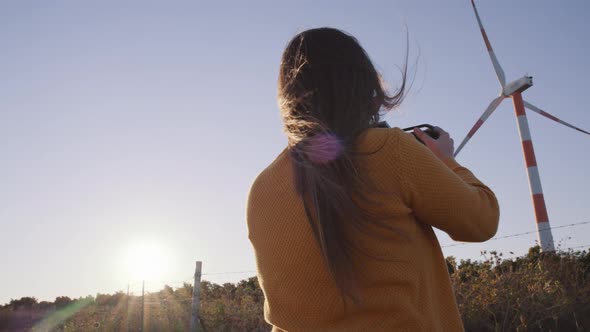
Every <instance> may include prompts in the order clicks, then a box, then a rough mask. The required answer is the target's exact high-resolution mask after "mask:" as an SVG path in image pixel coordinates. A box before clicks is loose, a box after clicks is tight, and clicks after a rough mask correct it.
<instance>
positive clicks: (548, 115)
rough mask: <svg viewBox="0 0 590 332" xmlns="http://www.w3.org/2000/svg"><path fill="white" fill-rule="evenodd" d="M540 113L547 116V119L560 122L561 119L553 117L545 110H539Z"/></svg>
mask: <svg viewBox="0 0 590 332" xmlns="http://www.w3.org/2000/svg"><path fill="white" fill-rule="evenodd" d="M541 114H542V115H544V116H546V117H548V118H549V119H551V120H553V121H555V122H561V120H559V119H558V118H556V117H554V116H553V115H551V114H549V113H547V112H545V111H541Z"/></svg>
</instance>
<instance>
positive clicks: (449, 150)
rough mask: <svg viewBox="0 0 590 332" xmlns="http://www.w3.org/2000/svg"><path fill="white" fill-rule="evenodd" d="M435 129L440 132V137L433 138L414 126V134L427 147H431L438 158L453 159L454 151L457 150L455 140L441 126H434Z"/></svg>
mask: <svg viewBox="0 0 590 332" xmlns="http://www.w3.org/2000/svg"><path fill="white" fill-rule="evenodd" d="M434 131H435V132H437V133H438V138H437V139H433V138H432V137H430V136H428V134H426V133H425V132H423V131H422V130H420V129H418V128H414V135H416V136H417V137H418V138H419V139H421V140H422V142H424V144H425V145H426V147H427V148H429V149H430V151H432V152H433V153H434V154H435V155H436V156H437V157H438V159H440V160H442V161H445V160H447V159H453V158H454V157H453V153H454V152H455V147H454V145H453V144H454V142H453V139H452V138H451V136H450V135H449V133H447V132H446V131H444V130H443V129H442V128H440V127H434Z"/></svg>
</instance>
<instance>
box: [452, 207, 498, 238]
mask: <svg viewBox="0 0 590 332" xmlns="http://www.w3.org/2000/svg"><path fill="white" fill-rule="evenodd" d="M499 219H500V215H499V213H498V212H497V211H496V212H495V213H492V214H491V215H489V216H486V217H484V218H482V217H481V216H478V217H476V218H473V219H471V220H467V221H466V222H465V223H464V225H470V226H471V227H466V228H465V229H462V231H460V232H455V233H454V234H449V235H450V237H451V238H452V239H453V240H455V241H462V242H484V241H487V240H489V239H491V238H493V237H494V235H496V232H497V231H498V223H499Z"/></svg>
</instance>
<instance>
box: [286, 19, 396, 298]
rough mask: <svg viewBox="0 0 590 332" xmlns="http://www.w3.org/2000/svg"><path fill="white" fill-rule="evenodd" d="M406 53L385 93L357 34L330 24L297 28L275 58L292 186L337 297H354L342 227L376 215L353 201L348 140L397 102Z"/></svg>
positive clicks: (356, 188) (358, 189)
mask: <svg viewBox="0 0 590 332" xmlns="http://www.w3.org/2000/svg"><path fill="white" fill-rule="evenodd" d="M406 47H407V45H406ZM407 54H408V53H407V48H406V64H405V65H404V67H403V69H402V84H401V87H400V88H399V90H398V91H396V93H395V94H393V95H388V94H387V92H386V91H385V89H384V87H383V84H382V79H381V76H380V75H379V73H378V72H377V71H376V70H375V67H374V66H373V64H372V62H371V60H370V59H369V57H368V55H367V54H366V52H365V51H364V50H363V48H362V47H361V46H360V45H359V43H358V41H357V40H356V39H355V38H354V37H352V36H350V35H348V34H346V33H344V32H342V31H340V30H337V29H332V28H318V29H311V30H307V31H304V32H302V33H299V34H298V35H296V36H295V37H294V38H293V39H292V40H291V41H290V42H289V44H288V45H287V48H286V49H285V51H284V53H283V57H282V60H281V66H280V73H279V84H278V88H279V90H278V100H279V107H280V110H281V115H282V118H283V122H284V124H285V131H286V133H287V135H288V138H289V150H290V153H291V157H292V160H293V166H294V169H295V181H296V188H297V191H298V194H299V195H300V196H301V198H302V200H303V203H304V207H305V211H306V214H307V218H308V220H309V222H310V225H311V227H312V230H313V232H314V234H315V237H316V240H317V241H318V243H319V246H320V248H321V251H322V254H323V256H324V260H325V261H326V263H327V266H328V269H329V272H330V273H331V275H332V277H333V278H334V281H335V282H336V285H337V287H338V288H339V289H340V291H341V293H342V295H343V297H344V296H346V297H349V298H351V299H353V300H354V301H358V300H359V298H358V294H357V288H356V286H357V283H358V282H357V277H356V273H355V272H356V271H355V269H354V266H353V262H352V253H353V251H354V250H357V249H359V248H358V247H357V246H356V245H355V243H354V241H353V240H352V238H351V237H350V236H349V235H348V234H349V233H347V231H346V227H347V225H350V226H353V227H354V229H356V230H359V231H363V230H364V229H366V227H364V226H366V225H367V223H370V222H377V223H379V222H380V220H379V218H378V217H376V216H375V215H373V214H371V212H370V211H365V210H363V209H362V208H361V207H359V205H358V199H359V197H361V198H362V197H364V196H363V194H362V193H363V190H366V189H367V187H368V186H369V184H368V183H367V181H366V179H364V178H363V177H362V176H361V173H362V172H359V162H358V160H359V158H361V157H362V156H361V155H359V154H358V153H356V152H355V147H354V143H355V141H356V140H357V138H358V137H359V136H360V135H361V134H362V133H363V132H365V131H366V130H367V129H368V128H370V127H374V126H376V125H377V124H378V122H379V120H380V115H381V114H382V112H383V111H387V110H390V109H392V108H394V107H395V106H397V105H399V104H400V103H401V101H402V99H403V97H404V92H405V88H406V73H407ZM353 197H354V198H355V199H353ZM382 224H383V225H382V226H384V227H386V226H385V223H384V222H383V223H382Z"/></svg>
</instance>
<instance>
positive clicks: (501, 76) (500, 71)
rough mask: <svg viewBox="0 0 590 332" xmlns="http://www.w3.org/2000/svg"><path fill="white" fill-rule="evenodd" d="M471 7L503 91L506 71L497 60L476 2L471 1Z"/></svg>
mask: <svg viewBox="0 0 590 332" xmlns="http://www.w3.org/2000/svg"><path fill="white" fill-rule="evenodd" d="M471 5H472V6H473V11H474V12H475V17H476V18H477V23H478V24H479V29H480V31H481V35H482V37H483V41H484V42H485V43H486V48H487V49H488V53H489V54H490V59H492V64H493V65H494V70H495V71H496V76H498V80H499V81H500V85H501V86H502V89H504V86H505V85H506V76H505V75H504V70H503V69H502V66H500V62H498V58H496V54H495V53H494V50H493V49H492V44H491V43H490V40H489V39H488V35H487V34H486V31H485V29H484V28H483V24H482V23H481V19H480V18H479V14H478V13H477V8H475V2H474V0H471Z"/></svg>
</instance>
